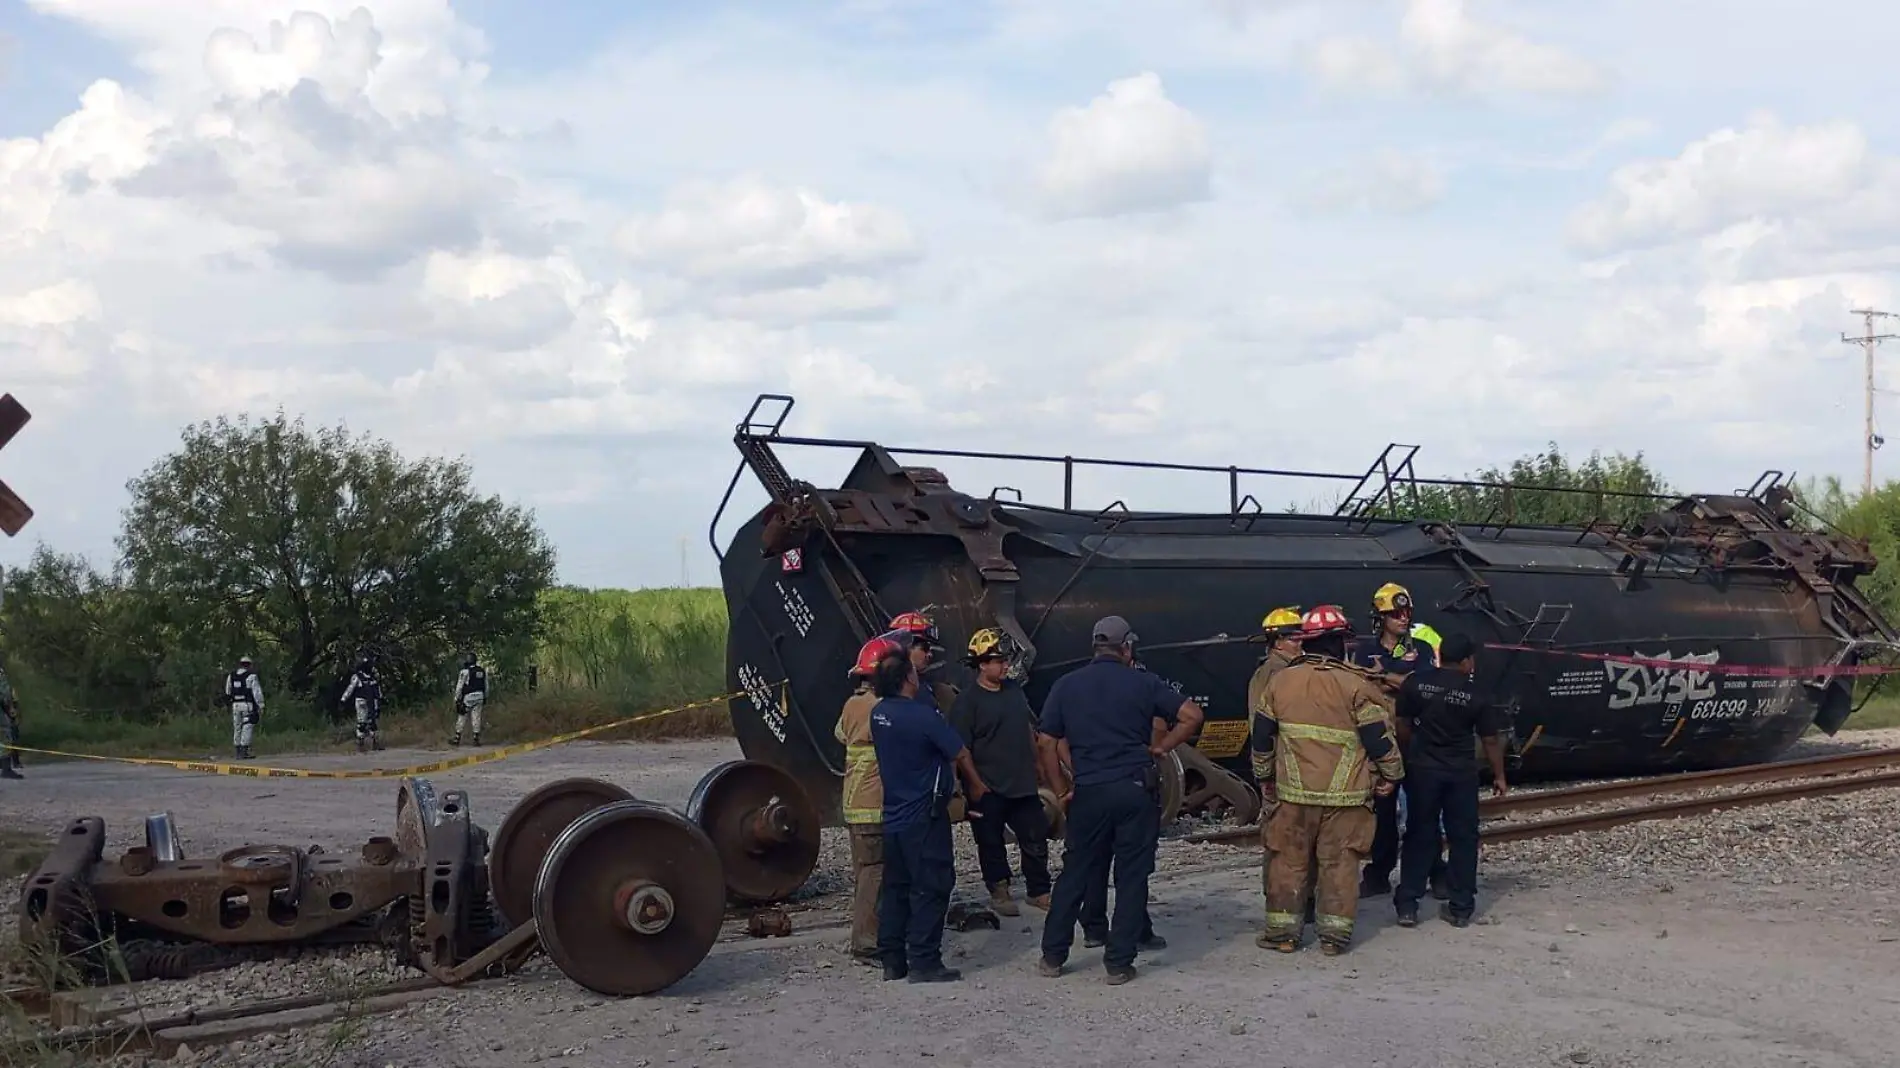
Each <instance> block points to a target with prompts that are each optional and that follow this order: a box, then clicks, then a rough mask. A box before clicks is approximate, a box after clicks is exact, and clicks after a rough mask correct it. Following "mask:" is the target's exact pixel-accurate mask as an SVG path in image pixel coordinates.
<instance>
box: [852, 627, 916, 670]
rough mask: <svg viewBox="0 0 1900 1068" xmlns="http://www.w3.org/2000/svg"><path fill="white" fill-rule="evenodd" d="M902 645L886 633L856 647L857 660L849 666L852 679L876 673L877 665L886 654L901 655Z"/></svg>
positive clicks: (902, 652) (902, 651) (902, 653)
mask: <svg viewBox="0 0 1900 1068" xmlns="http://www.w3.org/2000/svg"><path fill="white" fill-rule="evenodd" d="M903 655H904V647H903V646H902V645H900V644H898V642H897V640H896V639H895V638H893V637H891V636H890V635H888V634H880V635H878V636H877V637H875V638H872V639H871V640H870V641H868V642H865V643H864V644H863V645H862V646H860V647H859V648H858V662H857V663H856V664H853V665H852V667H851V677H852V678H854V679H863V678H869V677H871V676H872V675H875V674H877V665H878V664H879V662H881V661H882V660H883V659H884V658H885V657H887V656H903Z"/></svg>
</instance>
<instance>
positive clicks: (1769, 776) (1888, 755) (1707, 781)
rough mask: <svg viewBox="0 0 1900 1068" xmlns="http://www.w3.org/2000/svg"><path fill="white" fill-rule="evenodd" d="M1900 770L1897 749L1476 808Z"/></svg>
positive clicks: (1530, 796) (1523, 808)
mask: <svg viewBox="0 0 1900 1068" xmlns="http://www.w3.org/2000/svg"><path fill="white" fill-rule="evenodd" d="M1893 765H1900V748H1895V749H1869V750H1865V751H1863V752H1858V753H1836V754H1833V755H1832V756H1821V757H1808V758H1806V759H1803V760H1781V761H1771V762H1769V763H1766V764H1744V765H1742V766H1740V767H1735V768H1717V769H1715V770H1713V771H1689V772H1682V773H1680V774H1675V775H1657V776H1654V777H1651V778H1645V779H1630V780H1627V781H1624V782H1604V783H1590V784H1588V785H1584V786H1567V787H1563V788H1561V789H1557V790H1540V791H1536V792H1526V793H1516V794H1510V795H1507V796H1505V797H1487V798H1485V799H1484V800H1483V801H1480V802H1479V803H1478V815H1479V816H1502V815H1505V814H1507V813H1512V812H1536V811H1540V810H1543V809H1550V808H1568V807H1570V806H1572V805H1588V804H1593V803H1595V802H1598V801H1616V800H1620V799H1622V798H1625V797H1642V796H1646V795H1649V794H1669V793H1681V792H1683V791H1685V790H1700V789H1704V788H1706V787H1711V786H1742V785H1746V784H1749V783H1757V782H1777V781H1780V780H1783V779H1798V778H1806V777H1809V776H1819V775H1846V774H1850V773H1853V772H1861V771H1872V770H1873V769H1875V768H1884V767H1889V766H1893Z"/></svg>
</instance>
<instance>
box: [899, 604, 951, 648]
mask: <svg viewBox="0 0 1900 1068" xmlns="http://www.w3.org/2000/svg"><path fill="white" fill-rule="evenodd" d="M890 629H892V630H901V631H903V632H905V633H906V634H909V635H910V636H911V638H912V640H914V641H920V642H922V643H924V645H926V646H928V647H930V648H932V649H940V648H942V647H943V640H942V639H941V638H940V637H939V636H938V634H937V625H936V624H935V623H932V622H931V621H930V617H929V616H927V615H924V614H923V613H922V612H900V613H898V615H897V616H896V618H894V619H892V620H891V626H890Z"/></svg>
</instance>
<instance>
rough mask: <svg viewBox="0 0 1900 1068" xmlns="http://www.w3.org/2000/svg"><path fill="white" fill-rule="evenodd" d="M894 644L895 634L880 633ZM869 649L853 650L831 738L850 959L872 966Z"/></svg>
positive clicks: (875, 819)
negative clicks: (845, 840) (847, 869)
mask: <svg viewBox="0 0 1900 1068" xmlns="http://www.w3.org/2000/svg"><path fill="white" fill-rule="evenodd" d="M880 637H882V638H885V639H887V640H890V641H893V642H895V641H898V640H899V637H900V635H899V634H897V633H896V632H893V633H891V634H885V635H880ZM873 648H874V646H873V645H866V646H865V647H864V649H862V650H860V651H859V655H858V659H857V662H856V663H854V664H853V665H852V666H851V671H850V673H849V676H850V678H852V679H855V680H856V681H857V689H856V690H855V691H854V692H853V693H852V694H851V696H850V697H849V698H846V700H845V703H844V711H843V712H842V713H840V714H839V716H838V725H837V726H836V727H834V728H832V731H831V735H832V737H834V738H836V739H838V744H839V745H842V746H844V789H843V792H842V795H841V798H840V800H841V802H842V804H841V807H842V808H843V809H844V825H845V829H846V831H848V832H849V834H850V836H851V875H852V888H851V957H852V959H853V960H856V961H858V962H859V963H861V964H877V963H879V961H880V960H881V959H882V958H880V957H879V956H878V949H877V910H878V898H879V896H880V894H881V892H882V889H883V885H884V783H883V781H882V780H881V779H880V778H879V777H878V771H877V750H876V749H875V748H874V747H873V746H872V744H871V709H872V708H874V707H876V705H877V693H876V692H875V691H874V690H873V689H872V686H871V675H872V673H873V672H874V671H875V670H876V669H877V661H876V660H875V659H871V660H869V661H867V660H866V659H865V656H866V654H867V651H868V650H871V649H873Z"/></svg>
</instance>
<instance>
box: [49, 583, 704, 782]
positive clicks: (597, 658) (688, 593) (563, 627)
mask: <svg viewBox="0 0 1900 1068" xmlns="http://www.w3.org/2000/svg"><path fill="white" fill-rule="evenodd" d="M544 603H545V606H546V608H547V609H548V618H549V622H550V626H549V629H548V633H547V636H546V638H545V639H544V640H543V642H542V643H541V644H540V646H539V647H538V648H537V650H536V653H535V662H536V665H537V668H538V676H539V677H538V685H537V686H536V689H535V690H534V691H533V692H529V691H528V690H527V685H526V682H527V680H526V679H524V678H508V677H505V676H502V675H499V674H494V673H492V672H493V669H492V667H491V676H490V680H491V686H490V689H491V693H490V699H489V702H488V706H487V707H486V708H485V709H484V711H483V719H484V720H485V723H484V724H483V731H482V742H483V744H484V745H497V744H508V743H511V742H518V741H528V740H532V739H536V738H541V737H545V736H547V735H551V734H559V733H563V732H566V731H571V730H578V729H580V728H582V727H591V726H595V725H597V724H601V723H606V722H609V721H612V720H616V719H624V718H627V717H630V716H635V715H639V714H642V713H645V712H649V711H654V710H658V709H665V708H672V707H675V706H678V705H683V704H689V703H692V702H695V701H703V700H705V699H707V698H710V697H716V696H718V695H720V694H722V693H724V692H725V690H726V683H725V674H726V670H725V664H726V606H725V599H724V597H723V595H722V594H721V593H720V591H719V590H717V589H663V590H584V589H576V588H571V587H568V588H562V589H557V590H552V591H549V593H548V594H547V595H546V598H545V602H544ZM14 682H15V684H16V688H17V689H18V690H19V693H20V696H21V700H22V703H23V705H24V709H23V711H24V717H23V719H22V729H23V737H22V738H21V744H22V745H25V746H31V747H34V748H40V749H59V750H66V751H70V752H81V753H97V754H101V755H113V756H174V757H190V758H201V757H221V756H222V755H223V754H228V753H229V752H230V748H231V720H230V714H229V713H228V712H226V711H224V710H223V709H222V708H219V709H216V710H210V711H206V712H203V713H198V714H190V715H181V716H177V717H174V718H171V719H167V720H162V721H158V722H135V721H132V720H129V719H126V718H123V717H121V716H118V715H115V714H114V713H113V712H112V711H111V710H109V709H77V708H72V707H70V706H66V705H62V703H61V702H60V701H59V700H58V695H57V694H56V693H54V692H52V691H50V690H49V689H46V688H42V687H41V685H40V680H38V679H36V678H33V677H32V676H31V674H30V673H18V674H16V675H15V676H14ZM270 682H271V680H268V679H266V680H265V684H266V689H265V711H264V718H263V722H262V723H260V724H259V726H258V731H257V736H256V744H255V749H256V751H257V753H258V755H259V756H260V757H264V756H267V755H269V754H273V753H294V752H305V751H310V750H316V749H327V748H334V747H347V746H348V745H350V744H352V742H351V740H352V726H351V722H350V721H349V720H348V719H347V718H342V719H330V718H327V717H325V716H323V715H322V714H321V713H318V712H316V711H312V710H310V709H308V708H306V707H303V706H301V705H299V704H298V703H297V702H294V701H289V700H285V699H284V698H283V697H282V696H281V691H279V690H276V689H275V688H274V687H272V686H270ZM217 684H218V680H217V679H215V678H214V679H208V680H206V688H207V689H210V688H212V687H215V686H216V685H217ZM454 728H455V713H454V710H453V707H452V705H451V703H450V700H449V695H448V694H446V693H445V694H443V695H442V697H441V698H440V699H438V700H435V701H430V702H428V703H426V704H424V705H422V706H419V707H412V708H391V709H385V710H384V713H383V718H382V724H381V729H382V740H383V744H384V745H387V746H440V745H445V744H446V743H447V742H448V738H449V735H450V733H451V732H452V731H453V730H454ZM730 733H731V724H730V721H729V720H728V717H727V712H726V705H725V702H723V701H722V702H717V703H714V704H712V705H710V706H707V707H703V708H697V709H693V710H690V711H687V712H683V713H679V714H677V715H669V716H665V717H661V718H659V719H654V720H648V721H645V722H642V723H638V724H634V725H632V726H630V727H625V728H621V729H618V730H615V731H611V732H605V733H602V734H598V735H593V736H591V737H592V740H619V739H626V738H693V737H713V736H720V735H727V734H730ZM26 759H27V761H28V764H29V768H30V765H31V764H32V763H35V762H37V761H39V760H45V759H48V758H45V757H37V758H36V757H34V756H32V755H31V754H29V755H28V756H27V758H26ZM29 774H30V771H29Z"/></svg>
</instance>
